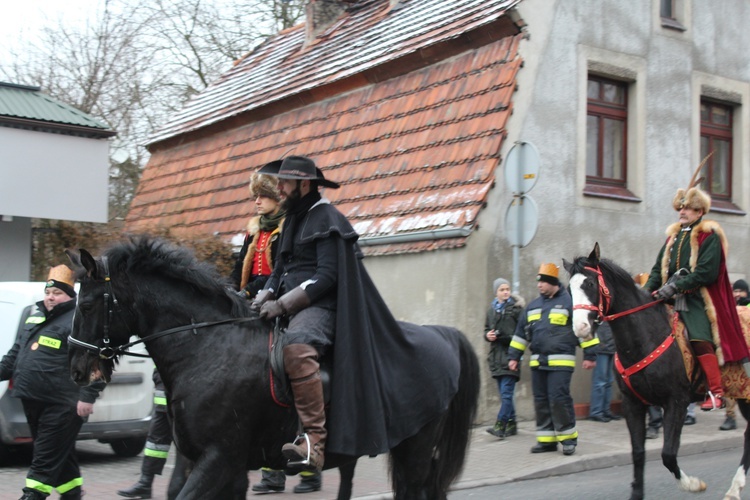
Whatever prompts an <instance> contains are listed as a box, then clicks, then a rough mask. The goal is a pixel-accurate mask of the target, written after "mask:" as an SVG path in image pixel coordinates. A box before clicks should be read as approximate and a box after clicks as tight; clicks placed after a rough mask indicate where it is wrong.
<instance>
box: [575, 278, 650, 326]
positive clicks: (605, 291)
mask: <svg viewBox="0 0 750 500" xmlns="http://www.w3.org/2000/svg"><path fill="white" fill-rule="evenodd" d="M584 269H585V270H587V271H592V272H594V273H596V278H597V281H598V283H599V305H597V306H595V305H594V304H576V305H574V306H573V309H574V310H575V309H586V310H589V311H594V312H596V314H597V317H596V320H594V321H595V322H596V323H597V324H601V323H602V322H604V321H612V320H615V319H617V318H621V317H623V316H627V315H628V314H633V313H635V312H638V311H642V310H644V309H648V308H649V307H653V306H655V305H656V304H660V303H661V302H663V300H662V299H657V300H654V301H653V302H648V303H646V304H641V305H640V306H636V307H634V308H632V309H628V310H627V311H622V312H619V313H615V314H607V313H608V312H609V305H610V303H611V302H612V296H611V295H610V293H609V288H607V284H606V283H604V276H603V275H602V270H601V269H599V266H596V267H591V266H584Z"/></svg>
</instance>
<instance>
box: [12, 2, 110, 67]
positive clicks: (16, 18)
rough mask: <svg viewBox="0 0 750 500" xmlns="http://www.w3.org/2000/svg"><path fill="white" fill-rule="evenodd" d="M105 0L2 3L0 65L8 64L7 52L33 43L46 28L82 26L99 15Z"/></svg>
mask: <svg viewBox="0 0 750 500" xmlns="http://www.w3.org/2000/svg"><path fill="white" fill-rule="evenodd" d="M103 3H104V0H62V1H61V0H2V4H3V6H2V15H0V64H2V63H6V62H8V57H9V55H8V49H9V48H11V47H15V48H22V47H23V46H24V45H25V44H28V43H30V42H32V41H33V40H34V38H35V36H36V33H38V32H39V30H40V29H41V28H42V27H44V26H47V25H52V26H57V25H58V23H60V22H62V23H64V24H66V25H75V24H82V23H84V22H85V20H86V19H87V18H88V17H89V16H93V15H95V14H96V11H97V9H98V7H99V5H101V4H103Z"/></svg>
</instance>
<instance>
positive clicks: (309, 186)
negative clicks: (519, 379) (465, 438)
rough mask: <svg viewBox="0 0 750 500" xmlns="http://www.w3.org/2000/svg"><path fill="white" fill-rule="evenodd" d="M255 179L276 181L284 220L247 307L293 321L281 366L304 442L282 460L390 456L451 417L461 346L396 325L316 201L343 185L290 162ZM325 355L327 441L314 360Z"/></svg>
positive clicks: (352, 240)
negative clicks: (271, 261) (262, 282)
mask: <svg viewBox="0 0 750 500" xmlns="http://www.w3.org/2000/svg"><path fill="white" fill-rule="evenodd" d="M259 172H260V173H263V174H269V175H273V176H276V177H278V178H279V189H280V191H281V193H282V200H283V201H282V203H283V208H284V209H285V210H286V213H287V219H286V222H285V226H284V229H283V231H282V234H281V241H280V244H279V258H278V259H277V261H276V264H275V266H274V271H273V273H272V274H271V277H270V278H269V280H268V282H267V283H266V286H265V288H264V289H263V290H261V291H260V292H259V293H258V295H257V297H256V299H255V301H254V303H253V306H254V307H256V308H259V309H260V315H261V317H265V318H269V319H271V318H275V317H279V316H286V317H288V319H289V323H288V327H287V330H286V333H285V335H284V340H283V342H284V346H285V347H284V348H283V353H284V364H285V367H286V372H287V374H288V375H289V378H290V380H291V386H292V393H293V396H294V403H295V407H296V409H297V413H298V415H299V418H300V424H301V427H302V429H303V430H304V434H303V435H302V436H300V437H298V438H297V440H295V442H294V443H288V444H285V445H284V447H283V448H282V451H283V453H284V456H285V457H287V458H288V459H289V460H290V464H289V465H290V466H301V467H302V468H303V469H306V470H321V469H322V467H323V463H324V448H327V449H328V451H329V452H332V453H337V454H342V455H347V456H355V457H356V456H364V455H369V456H374V455H378V454H380V453H384V452H387V451H388V450H389V449H391V448H393V447H394V446H395V445H397V444H398V443H400V442H401V441H403V440H404V439H406V438H408V437H411V436H413V435H414V434H416V433H417V432H418V431H419V429H420V428H421V427H423V426H424V425H425V424H427V423H428V422H429V421H430V420H432V419H434V418H436V417H437V416H438V415H439V414H440V413H442V412H443V411H445V410H446V409H447V407H448V404H449V402H450V400H451V398H452V397H453V396H454V395H455V394H456V392H457V391H458V377H459V370H460V361H459V359H458V356H457V355H456V353H457V352H458V350H459V345H458V337H457V336H456V335H452V334H451V331H450V330H451V329H449V328H444V327H437V326H417V325H413V324H409V323H403V322H398V321H396V320H395V319H394V318H393V316H392V315H391V313H390V311H389V310H388V307H387V306H386V304H385V302H384V301H383V299H382V298H381V297H380V294H379V293H378V291H377V289H376V288H375V285H374V284H373V282H372V281H371V279H370V277H369V275H368V274H367V271H366V270H365V268H364V266H363V264H362V260H361V259H362V254H361V251H360V249H359V245H358V244H357V238H358V235H357V233H356V231H355V230H354V228H352V226H351V224H350V223H349V221H348V220H347V219H346V217H344V215H343V214H341V212H339V211H338V210H337V209H336V208H334V207H333V206H332V205H331V204H330V203H329V202H328V200H326V199H325V198H322V197H321V196H320V193H319V192H318V189H319V187H326V188H331V189H337V188H339V184H337V183H335V182H333V181H330V180H327V179H325V177H324V176H323V173H322V171H321V170H320V169H318V168H316V166H315V163H314V162H313V161H312V160H311V159H309V158H306V157H303V156H289V157H287V158H285V159H284V160H283V161H276V162H272V163H269V164H268V165H266V166H264V167H263V168H262V169H260V171H259ZM277 297H278V298H277ZM330 350H332V351H333V377H332V384H331V392H332V394H331V408H330V413H329V420H328V426H327V427H328V429H329V430H330V433H327V431H326V425H325V424H326V416H325V412H324V402H323V389H322V383H321V380H320V374H319V371H318V368H319V365H318V359H319V357H320V356H323V355H325V354H326V353H327V352H329V351H330Z"/></svg>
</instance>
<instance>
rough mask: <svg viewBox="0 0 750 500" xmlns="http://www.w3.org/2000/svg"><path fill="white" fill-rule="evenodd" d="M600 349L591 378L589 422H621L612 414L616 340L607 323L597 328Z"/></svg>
mask: <svg viewBox="0 0 750 500" xmlns="http://www.w3.org/2000/svg"><path fill="white" fill-rule="evenodd" d="M596 336H597V338H598V339H599V347H598V349H597V351H596V366H595V367H594V370H593V372H594V373H593V375H592V377H591V405H590V407H589V420H593V421H594V422H609V421H610V420H620V416H619V415H614V414H613V413H612V409H611V405H612V382H614V380H615V372H614V358H615V352H616V348H615V339H614V337H612V328H610V326H609V323H607V322H606V321H605V322H603V323H601V324H600V325H599V326H598V327H597V328H596Z"/></svg>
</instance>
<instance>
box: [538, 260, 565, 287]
mask: <svg viewBox="0 0 750 500" xmlns="http://www.w3.org/2000/svg"><path fill="white" fill-rule="evenodd" d="M559 276H560V268H559V267H558V266H556V265H554V264H552V263H551V262H545V263H544V264H542V265H541V266H539V274H537V275H536V280H537V281H544V282H545V283H549V284H550V285H555V286H559V285H560V278H559Z"/></svg>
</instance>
